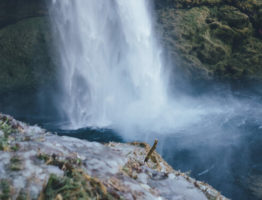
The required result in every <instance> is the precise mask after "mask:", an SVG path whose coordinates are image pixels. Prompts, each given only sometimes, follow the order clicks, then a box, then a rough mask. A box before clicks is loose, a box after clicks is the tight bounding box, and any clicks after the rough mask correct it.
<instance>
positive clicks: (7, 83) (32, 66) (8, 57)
mask: <svg viewBox="0 0 262 200" xmlns="http://www.w3.org/2000/svg"><path fill="white" fill-rule="evenodd" d="M52 40H53V39H52V34H51V31H50V27H49V23H48V19H47V18H45V17H36V18H29V19H24V20H22V21H19V22H17V23H16V24H12V25H10V26H6V27H4V28H3V29H0V71H1V73H0V92H5V91H10V90H17V89H25V88H28V89H32V90H33V89H36V88H38V87H39V86H41V85H43V84H51V83H52V82H53V81H54V79H55V64H54V62H53V59H52V57H51V52H50V49H51V46H52V44H53V41H52Z"/></svg>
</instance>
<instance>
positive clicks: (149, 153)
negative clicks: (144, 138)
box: [144, 139, 158, 162]
mask: <svg viewBox="0 0 262 200" xmlns="http://www.w3.org/2000/svg"><path fill="white" fill-rule="evenodd" d="M157 143H158V140H157V139H156V140H155V142H154V145H153V146H152V147H151V149H150V150H149V152H148V153H147V155H146V158H145V161H144V162H147V161H148V160H149V158H150V156H151V154H152V153H153V152H154V151H155V149H156V146H157Z"/></svg>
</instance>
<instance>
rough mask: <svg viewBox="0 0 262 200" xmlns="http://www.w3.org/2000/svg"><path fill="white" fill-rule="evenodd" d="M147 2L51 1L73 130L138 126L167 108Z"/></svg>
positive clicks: (63, 103) (63, 102) (64, 104)
mask: <svg viewBox="0 0 262 200" xmlns="http://www.w3.org/2000/svg"><path fill="white" fill-rule="evenodd" d="M149 3H150V1H148V0H130V1H129V0H128V1H127V0H106V1H105V0H95V1H94V0H77V1H76V0H61V1H53V4H52V9H51V12H52V16H53V19H52V20H53V25H54V26H53V27H54V31H55V32H56V33H57V35H58V38H59V52H60V58H61V65H62V67H61V76H62V81H61V85H62V88H63V95H62V98H60V102H59V104H60V105H61V109H62V111H63V113H64V115H65V116H66V118H67V119H68V120H69V125H70V128H81V127H86V126H95V127H104V126H117V124H118V123H119V122H121V123H122V122H123V119H125V121H126V122H127V121H128V123H127V124H129V125H130V126H132V125H137V124H136V123H138V124H140V123H141V121H143V120H150V119H152V118H155V117H156V116H158V115H159V112H162V110H163V109H162V107H163V106H164V105H166V104H167V100H168V98H167V94H166V87H165V83H164V81H163V80H164V78H163V77H162V71H163V69H162V68H163V66H162V65H163V64H162V60H161V48H160V47H159V46H158V44H157V42H156V40H155V37H154V31H153V24H152V16H151V15H150V4H149Z"/></svg>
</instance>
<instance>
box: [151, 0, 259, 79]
mask: <svg viewBox="0 0 262 200" xmlns="http://www.w3.org/2000/svg"><path fill="white" fill-rule="evenodd" d="M155 1H156V2H157V4H158V5H159V10H158V16H159V24H160V25H161V26H162V28H163V33H162V34H163V41H164V43H165V46H166V47H167V49H168V50H169V52H170V53H171V55H173V57H174V58H175V59H176V63H177V61H179V62H180V65H179V66H180V68H181V70H182V71H183V72H184V73H185V74H186V75H187V76H188V77H189V78H190V79H193V80H194V79H195V80H198V79H218V80H244V81H245V80H261V79H262V66H261V63H262V1H258V0H242V1H233V0H232V1H231V0H164V1H163V2H162V1H161V2H160V1H159V0H155ZM179 58H180V59H179Z"/></svg>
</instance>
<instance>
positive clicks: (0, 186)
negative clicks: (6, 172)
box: [0, 179, 11, 200]
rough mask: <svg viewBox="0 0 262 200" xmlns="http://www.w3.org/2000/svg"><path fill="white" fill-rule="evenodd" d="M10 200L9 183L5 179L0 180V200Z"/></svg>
mask: <svg viewBox="0 0 262 200" xmlns="http://www.w3.org/2000/svg"><path fill="white" fill-rule="evenodd" d="M10 198H11V188H10V186H9V182H8V181H7V180H5V179H2V180H0V200H9V199H10Z"/></svg>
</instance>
